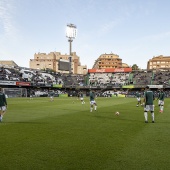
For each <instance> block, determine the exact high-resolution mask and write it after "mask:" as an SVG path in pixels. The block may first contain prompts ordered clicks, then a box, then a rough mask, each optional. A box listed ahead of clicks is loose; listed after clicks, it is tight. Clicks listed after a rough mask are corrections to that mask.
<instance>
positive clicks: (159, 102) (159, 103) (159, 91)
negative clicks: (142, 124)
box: [157, 89, 161, 107]
mask: <svg viewBox="0 0 170 170" xmlns="http://www.w3.org/2000/svg"><path fill="white" fill-rule="evenodd" d="M160 93H161V90H160V89H159V90H158V98H157V100H158V106H159V107H160V105H161V101H160V99H159V98H160Z"/></svg>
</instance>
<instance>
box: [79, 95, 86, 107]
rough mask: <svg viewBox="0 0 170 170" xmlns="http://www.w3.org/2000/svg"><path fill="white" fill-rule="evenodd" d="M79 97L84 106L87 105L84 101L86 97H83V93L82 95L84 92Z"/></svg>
mask: <svg viewBox="0 0 170 170" xmlns="http://www.w3.org/2000/svg"><path fill="white" fill-rule="evenodd" d="M79 97H80V100H81V103H82V104H85V101H84V97H83V93H82V92H80V93H79Z"/></svg>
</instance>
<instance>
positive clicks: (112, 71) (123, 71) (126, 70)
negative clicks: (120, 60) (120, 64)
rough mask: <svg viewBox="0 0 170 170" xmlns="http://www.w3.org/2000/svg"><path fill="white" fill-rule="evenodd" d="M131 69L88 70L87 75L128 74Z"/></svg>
mask: <svg viewBox="0 0 170 170" xmlns="http://www.w3.org/2000/svg"><path fill="white" fill-rule="evenodd" d="M131 71H132V68H104V69H88V73H129V72H131Z"/></svg>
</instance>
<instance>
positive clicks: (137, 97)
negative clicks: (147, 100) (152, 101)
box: [136, 91, 142, 107]
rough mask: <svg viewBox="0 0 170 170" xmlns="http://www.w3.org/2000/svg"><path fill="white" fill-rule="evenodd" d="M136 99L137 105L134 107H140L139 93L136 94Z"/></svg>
mask: <svg viewBox="0 0 170 170" xmlns="http://www.w3.org/2000/svg"><path fill="white" fill-rule="evenodd" d="M136 99H137V105H136V107H138V106H139V104H140V105H141V106H142V103H141V93H140V92H138V91H137V92H136Z"/></svg>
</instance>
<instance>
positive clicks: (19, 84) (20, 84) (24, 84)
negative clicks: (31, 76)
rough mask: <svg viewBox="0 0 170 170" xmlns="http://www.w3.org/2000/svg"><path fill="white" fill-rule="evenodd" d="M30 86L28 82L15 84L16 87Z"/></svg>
mask: <svg viewBox="0 0 170 170" xmlns="http://www.w3.org/2000/svg"><path fill="white" fill-rule="evenodd" d="M30 85H31V83H30V82H20V81H17V82H16V86H30Z"/></svg>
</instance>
